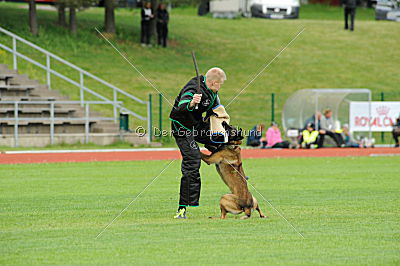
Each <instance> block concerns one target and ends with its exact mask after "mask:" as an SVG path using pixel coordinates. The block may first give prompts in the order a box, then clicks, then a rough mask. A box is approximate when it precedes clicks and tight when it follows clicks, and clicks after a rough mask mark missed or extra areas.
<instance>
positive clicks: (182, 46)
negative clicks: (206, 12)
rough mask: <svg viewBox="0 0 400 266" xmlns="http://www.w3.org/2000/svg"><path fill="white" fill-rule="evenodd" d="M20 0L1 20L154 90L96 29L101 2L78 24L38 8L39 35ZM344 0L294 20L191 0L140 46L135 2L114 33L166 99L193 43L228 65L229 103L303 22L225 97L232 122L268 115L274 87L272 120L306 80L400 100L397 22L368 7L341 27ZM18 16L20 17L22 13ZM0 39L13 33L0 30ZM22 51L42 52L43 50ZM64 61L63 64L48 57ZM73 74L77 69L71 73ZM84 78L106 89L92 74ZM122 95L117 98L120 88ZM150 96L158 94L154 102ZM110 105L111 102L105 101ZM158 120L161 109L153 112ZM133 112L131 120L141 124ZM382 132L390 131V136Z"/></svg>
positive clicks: (179, 81) (188, 68) (205, 60)
mask: <svg viewBox="0 0 400 266" xmlns="http://www.w3.org/2000/svg"><path fill="white" fill-rule="evenodd" d="M21 5H23V4H10V3H0V14H1V16H0V25H1V26H2V27H5V28H7V29H9V30H11V31H13V32H15V33H17V34H19V35H21V36H24V37H26V38H27V39H29V40H31V41H33V42H34V43H36V44H38V45H40V46H42V47H45V48H46V49H48V50H50V51H51V52H54V53H55V54H57V55H60V56H62V57H64V58H67V59H68V60H70V61H71V62H73V63H75V64H76V65H78V66H81V67H82V68H84V69H86V70H88V71H91V72H93V73H94V74H97V75H99V76H100V77H102V78H104V79H105V80H107V81H109V82H111V83H113V84H115V85H117V86H118V87H120V88H122V89H125V90H127V91H129V92H131V93H132V94H133V95H136V96H138V97H140V98H141V99H143V100H147V98H148V93H156V91H155V90H154V89H153V88H151V87H150V86H149V85H148V84H147V83H146V81H145V80H143V79H142V78H141V77H140V75H139V74H138V73H137V72H135V71H134V70H133V69H132V68H131V67H130V66H129V65H128V64H127V63H126V62H125V61H124V60H123V58H122V57H120V56H119V55H118V54H117V53H116V52H115V51H114V50H113V49H112V48H111V47H110V46H109V45H107V44H106V43H105V41H104V40H102V39H101V38H100V37H99V36H97V33H96V31H95V27H98V28H99V29H100V30H101V29H102V27H103V26H102V25H103V11H104V10H103V9H100V8H92V9H88V10H84V11H82V12H79V13H78V27H79V30H78V34H77V35H76V36H72V35H71V34H69V32H68V30H67V29H63V28H60V27H58V26H56V25H55V21H56V12H54V11H44V10H39V11H38V17H39V24H40V36H39V37H36V38H35V37H32V36H31V35H30V34H29V30H28V26H27V23H25V21H27V20H28V18H27V14H28V12H27V10H26V9H22V8H19V7H20V6H21ZM342 12H343V11H342V9H341V8H337V7H327V6H321V5H306V6H303V7H302V10H301V15H300V19H298V20H283V21H277V20H265V19H245V18H240V19H235V20H224V19H213V18H211V17H198V16H196V10H195V9H194V8H184V9H173V10H172V12H171V21H170V47H169V48H168V49H162V48H157V47H154V48H152V49H147V48H142V47H140V45H139V35H140V28H139V24H140V23H139V12H138V10H127V9H118V10H117V11H116V22H117V35H116V37H115V38H114V39H113V40H112V41H113V42H115V43H116V45H117V46H118V47H119V49H121V51H122V52H123V53H124V54H125V55H126V56H127V57H128V58H129V59H130V60H131V61H132V62H133V64H135V65H136V66H137V67H138V68H139V69H140V70H141V71H142V72H143V74H144V75H145V76H146V77H148V78H149V79H150V80H151V81H152V82H153V83H154V84H155V85H156V86H157V88H158V89H159V90H160V91H162V92H164V93H165V95H166V97H167V98H168V99H169V101H171V102H172V101H173V99H174V98H175V96H176V95H177V93H178V91H179V89H180V88H181V87H182V86H183V85H184V84H185V83H186V82H187V80H188V79H189V78H191V77H192V76H193V75H194V69H193V65H192V61H191V56H190V52H191V50H193V49H194V50H196V53H197V57H198V61H199V65H200V71H201V72H203V73H204V72H205V71H206V70H207V69H208V68H210V67H212V66H215V65H217V66H220V67H222V68H223V69H225V70H226V73H227V75H228V80H227V82H226V83H225V85H224V86H223V88H222V89H221V92H220V96H221V101H222V103H223V104H227V103H228V102H229V101H230V100H231V99H233V97H234V96H235V95H236V94H237V93H238V92H239V91H240V90H241V89H242V88H243V87H244V86H245V85H246V84H247V82H249V81H250V80H251V79H252V78H253V77H254V76H255V75H256V73H257V72H258V71H259V70H260V69H261V68H262V67H263V66H264V65H265V64H266V63H267V62H269V61H270V60H271V59H272V58H274V56H275V55H276V54H278V52H279V51H280V50H281V49H282V48H283V47H284V46H285V45H286V44H287V43H288V42H289V41H290V40H291V39H292V38H293V37H294V36H295V35H296V34H297V33H298V32H299V31H301V30H302V29H304V28H305V29H306V30H305V31H304V33H303V34H302V35H301V36H300V37H299V38H298V40H296V41H295V42H294V43H293V44H292V45H291V46H290V47H289V48H288V49H287V50H285V52H284V53H283V54H282V55H281V56H280V57H279V58H278V59H277V60H276V61H275V62H274V63H273V64H272V65H271V66H270V67H268V68H267V70H266V71H265V72H264V73H263V74H262V75H260V76H259V77H258V78H257V80H256V81H255V82H254V83H252V84H251V85H250V86H249V87H248V88H247V89H246V90H245V91H244V92H243V94H242V95H241V96H240V97H238V98H237V100H235V101H234V102H233V103H232V104H231V105H230V106H229V108H228V109H229V110H228V111H229V114H230V115H231V117H232V123H233V124H238V125H240V126H241V127H243V128H251V127H252V126H253V125H254V124H256V123H258V122H261V121H264V122H266V123H268V122H269V121H270V118H271V110H270V109H271V93H272V92H274V93H276V99H277V105H276V120H277V121H280V117H281V111H282V108H283V104H284V102H285V100H286V99H287V97H288V96H289V95H290V94H291V93H293V92H294V91H297V90H299V89H304V88H349V87H351V88H370V89H371V90H372V91H373V94H374V95H373V96H374V99H376V100H380V93H381V92H385V96H386V100H400V93H399V84H400V76H399V75H398V69H399V68H400V64H399V60H396V58H400V50H399V49H397V47H398V44H399V42H400V27H399V25H398V23H393V22H385V21H375V20H374V10H373V9H362V8H360V9H358V10H357V21H356V30H355V32H353V33H351V32H348V31H344V30H343V21H342ZM22 22H23V23H22ZM0 41H4V42H7V43H9V44H11V40H10V39H7V38H5V37H4V36H3V35H1V34H0ZM20 48H21V49H22V51H26V52H27V53H29V54H30V55H32V56H33V57H35V58H38V60H42V61H41V62H45V58H44V57H42V58H40V56H39V55H37V54H35V53H32V51H30V50H29V49H28V48H27V47H24V46H23V45H21V46H20ZM0 62H5V63H8V64H10V65H11V62H12V58H11V56H10V55H9V54H7V53H5V52H4V51H0ZM55 67H56V68H57V69H61V70H62V66H59V65H55ZM21 71H22V72H25V73H29V74H30V75H31V76H32V77H34V78H39V79H41V80H42V81H43V82H44V81H45V73H44V72H43V71H38V70H36V69H34V68H32V67H31V66H29V65H28V64H23V63H21ZM68 75H69V76H70V77H72V78H75V79H76V80H78V75H77V73H73V72H71V73H68ZM87 85H88V86H90V87H91V88H95V89H96V90H97V91H102V92H103V93H104V94H106V95H108V96H110V97H111V95H112V94H111V92H105V91H104V88H102V87H101V86H99V84H97V83H94V82H91V81H88V82H87ZM54 86H56V87H57V89H58V90H60V91H61V92H62V93H63V94H66V95H69V96H70V97H71V98H72V99H78V95H79V94H78V90H77V89H76V88H73V87H71V86H68V85H67V84H65V83H63V82H61V81H59V80H57V79H55V80H54ZM121 99H122V100H124V98H121ZM125 105H126V106H128V107H131V108H132V109H133V110H136V111H138V112H139V113H140V114H142V115H144V114H145V113H146V109H145V108H146V107H145V106H137V105H135V104H134V103H132V102H130V101H127V102H126V103H125ZM164 107H165V108H164V112H163V120H164V125H165V127H167V128H169V123H168V114H169V111H170V107H169V105H168V103H167V102H165V101H164ZM156 108H157V105H156V104H155V110H156ZM103 111H104V112H106V113H107V112H108V113H109V114H111V110H103ZM154 121H158V117H157V116H156V117H154ZM140 123H141V122H140V121H137V120H134V121H133V124H132V127H133V126H134V125H137V124H140ZM387 139H389V137H388V138H387Z"/></svg>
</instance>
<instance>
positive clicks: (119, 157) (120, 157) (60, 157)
mask: <svg viewBox="0 0 400 266" xmlns="http://www.w3.org/2000/svg"><path fill="white" fill-rule="evenodd" d="M381 155H400V149H396V148H371V149H355V148H354V149H353V148H342V149H339V148H325V149H316V150H289V149H286V150H285V149H284V150H275V149H243V150H242V157H243V158H288V157H348V156H381ZM172 159H181V155H180V153H179V150H154V151H149V150H145V151H143V150H136V151H135V150H132V151H102V152H93V151H90V152H85V151H82V152H68V151H66V152H62V151H59V152H56V153H54V152H48V153H46V152H43V153H3V154H0V164H20V163H56V162H106V161H143V160H172Z"/></svg>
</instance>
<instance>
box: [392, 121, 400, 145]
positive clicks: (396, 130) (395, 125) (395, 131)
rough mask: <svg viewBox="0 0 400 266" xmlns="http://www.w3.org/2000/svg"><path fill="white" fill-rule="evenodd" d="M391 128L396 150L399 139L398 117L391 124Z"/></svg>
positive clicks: (399, 125) (399, 123) (399, 122)
mask: <svg viewBox="0 0 400 266" xmlns="http://www.w3.org/2000/svg"><path fill="white" fill-rule="evenodd" d="M392 126H393V131H392V135H393V139H394V142H395V145H394V147H395V148H398V147H399V137H400V115H399V117H398V118H397V119H396V121H395V122H394V123H392Z"/></svg>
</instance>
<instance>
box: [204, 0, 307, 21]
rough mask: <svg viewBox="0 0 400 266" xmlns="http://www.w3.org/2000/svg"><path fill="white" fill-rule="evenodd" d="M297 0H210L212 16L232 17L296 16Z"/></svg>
mask: <svg viewBox="0 0 400 266" xmlns="http://www.w3.org/2000/svg"><path fill="white" fill-rule="evenodd" d="M299 11H300V1H299V0H211V1H210V12H211V13H212V14H213V16H214V17H224V18H233V17H237V16H240V15H242V16H246V17H247V16H252V17H260V18H272V19H283V18H298V17H299Z"/></svg>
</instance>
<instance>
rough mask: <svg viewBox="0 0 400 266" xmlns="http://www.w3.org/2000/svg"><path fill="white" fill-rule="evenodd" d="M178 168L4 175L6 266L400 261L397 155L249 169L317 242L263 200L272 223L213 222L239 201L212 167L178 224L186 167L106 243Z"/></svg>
mask: <svg viewBox="0 0 400 266" xmlns="http://www.w3.org/2000/svg"><path fill="white" fill-rule="evenodd" d="M167 163H168V162H167V161H160V162H156V161H153V162H109V163H103V162H102V163H62V164H36V165H0V209H1V211H0V263H1V264H24V263H26V262H28V261H29V263H30V264H43V263H49V264H89V263H90V264H110V263H113V264H128V263H129V264H132V263H136V264H143V263H147V264H150V263H151V264H158V263H163V264H202V265H204V264H209V263H213V264H217V263H224V264H232V263H244V264H255V263H264V264H265V263H267V264H272V263H273V264H283V265H287V264H304V265H309V264H322V263H330V264H358V265H359V264H381V265H389V264H398V263H399V262H400V257H399V254H400V244H399V243H400V235H399V232H400V224H399V219H400V212H399V209H398V206H399V204H400V199H399V195H398V191H399V189H400V183H399V178H398V171H399V168H398V165H399V158H396V157H380V158H378V157H376V158H312V159H310V158H303V159H267V160H246V161H244V167H245V169H246V174H247V175H248V176H250V181H251V183H252V184H253V185H254V186H255V187H256V188H257V189H258V190H259V191H260V192H261V193H262V194H263V195H264V196H265V197H266V198H267V199H268V200H270V202H271V203H272V204H273V205H274V206H275V207H276V208H277V209H279V210H280V211H281V212H282V213H284V215H285V217H286V218H287V219H288V220H289V221H290V222H291V223H293V225H294V226H295V227H296V228H297V229H298V230H300V231H301V232H302V233H303V234H304V236H305V239H301V237H300V236H299V235H298V234H296V233H295V232H294V231H293V229H292V228H291V227H290V226H289V225H287V224H286V223H285V221H284V220H283V219H282V218H281V217H280V216H278V215H277V214H276V213H275V212H274V211H273V210H272V209H271V208H270V207H269V206H268V204H267V203H266V202H265V201H263V200H262V197H261V196H259V195H258V194H257V193H256V192H254V191H253V194H254V195H255V196H256V197H257V198H258V199H259V201H260V203H261V207H262V209H263V210H264V211H265V212H266V213H267V214H268V216H269V217H270V218H269V219H267V220H261V219H258V218H252V219H250V220H248V221H241V220H238V219H237V218H238V217H233V216H230V217H229V219H228V220H226V221H219V220H209V219H207V218H206V217H208V216H209V215H218V213H219V210H218V200H219V197H220V196H221V195H222V194H224V193H226V192H227V188H226V187H225V185H224V184H223V183H222V182H221V180H220V179H219V177H218V176H217V173H216V172H215V168H214V167H211V166H203V167H202V169H201V173H202V180H203V189H202V199H201V205H202V206H201V207H200V208H192V209H190V211H189V216H190V218H191V219H189V220H186V221H176V220H173V219H171V216H172V214H173V212H174V211H175V208H176V202H177V193H178V187H179V179H178V178H179V177H178V175H177V174H178V173H179V161H175V162H173V163H172V165H171V166H170V167H169V168H168V169H167V170H166V171H165V172H164V173H163V174H162V175H161V176H160V177H159V178H158V179H157V180H156V181H155V183H154V184H153V185H152V186H151V187H149V188H148V189H147V190H146V192H145V193H143V194H142V195H141V196H140V198H139V199H138V200H137V201H135V202H134V203H133V205H132V206H130V207H129V209H128V210H127V211H126V212H125V213H124V214H123V215H122V216H121V217H119V218H118V219H117V220H116V221H115V223H114V224H113V225H111V226H110V227H109V228H108V230H107V231H106V232H105V233H104V234H103V235H102V236H101V237H100V238H99V239H97V240H95V239H94V238H95V236H96V235H97V234H98V233H99V232H100V231H101V230H102V228H103V227H104V226H105V225H106V224H107V223H109V222H110V221H111V220H112V219H113V217H115V216H116V215H117V214H118V213H119V212H120V211H121V210H122V209H123V208H124V207H125V206H126V205H127V204H128V203H129V202H130V201H131V199H132V198H133V197H134V195H137V194H138V193H139V192H140V191H141V190H142V189H143V188H144V187H145V186H146V184H148V183H149V182H150V181H151V180H152V178H153V177H155V176H157V175H158V173H159V172H160V171H161V169H162V168H163V167H164V165H166V164H167ZM339 165H340V167H338V166H339ZM321 166H322V167H323V168H324V170H323V171H321Z"/></svg>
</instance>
